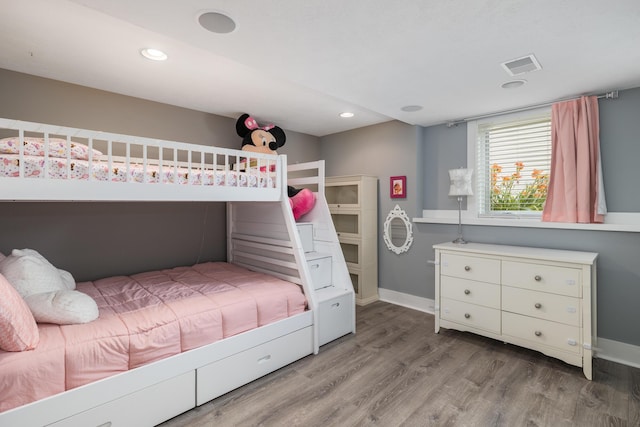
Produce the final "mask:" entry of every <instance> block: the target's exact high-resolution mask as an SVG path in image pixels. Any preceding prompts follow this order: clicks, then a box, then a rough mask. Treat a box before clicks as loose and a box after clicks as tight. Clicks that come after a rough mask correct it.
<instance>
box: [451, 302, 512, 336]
mask: <svg viewBox="0 0 640 427" xmlns="http://www.w3.org/2000/svg"><path fill="white" fill-rule="evenodd" d="M440 317H441V318H443V319H445V320H449V321H451V322H456V323H460V324H463V325H468V326H472V327H474V328H478V329H483V330H485V331H489V332H493V333H495V334H499V333H500V310H496V309H493V308H488V307H483V306H480V305H475V304H469V303H466V302H462V301H456V300H453V299H448V298H442V299H441V304H440Z"/></svg>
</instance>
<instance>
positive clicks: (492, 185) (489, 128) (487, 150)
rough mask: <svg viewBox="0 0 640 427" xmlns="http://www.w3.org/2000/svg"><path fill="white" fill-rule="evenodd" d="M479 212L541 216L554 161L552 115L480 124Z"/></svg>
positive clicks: (486, 214)
mask: <svg viewBox="0 0 640 427" xmlns="http://www.w3.org/2000/svg"><path fill="white" fill-rule="evenodd" d="M477 149H478V153H477V159H478V164H477V171H478V174H477V183H478V188H477V190H478V205H479V215H481V216H496V215H505V214H514V213H517V214H518V215H536V216H539V215H540V212H541V211H542V207H543V205H544V201H545V200H546V196H547V185H548V182H549V172H550V164H551V116H550V114H549V113H545V114H543V115H540V114H539V113H538V114H537V116H536V117H531V118H530V119H527V120H519V121H512V122H502V123H484V124H480V125H479V127H478V144H477Z"/></svg>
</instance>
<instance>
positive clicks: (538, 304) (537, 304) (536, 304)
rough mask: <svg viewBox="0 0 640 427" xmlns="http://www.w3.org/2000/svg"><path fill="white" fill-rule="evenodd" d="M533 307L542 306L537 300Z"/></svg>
mask: <svg viewBox="0 0 640 427" xmlns="http://www.w3.org/2000/svg"><path fill="white" fill-rule="evenodd" d="M534 307H535V308H540V307H542V304H540V303H539V302H537V303H535V305H534Z"/></svg>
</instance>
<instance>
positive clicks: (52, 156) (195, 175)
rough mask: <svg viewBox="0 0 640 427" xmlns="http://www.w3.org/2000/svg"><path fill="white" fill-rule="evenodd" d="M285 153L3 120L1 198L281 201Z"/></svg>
mask: <svg viewBox="0 0 640 427" xmlns="http://www.w3.org/2000/svg"><path fill="white" fill-rule="evenodd" d="M286 167H287V162H286V156H284V155H270V154H261V153H254V152H248V151H242V150H234V149H228V148H219V147H211V146H207V145H199V144H187V143H181V142H174V141H165V140H159V139H152V138H144V137H135V136H129V135H120V134H115V133H108V132H101V131H93V130H86V129H75V128H71V127H64V126H55V125H47V124H41V123H33V122H26V121H20V120H13V119H3V118H0V201H277V200H281V199H282V198H283V197H285V196H286V193H285V192H284V191H283V190H284V189H286Z"/></svg>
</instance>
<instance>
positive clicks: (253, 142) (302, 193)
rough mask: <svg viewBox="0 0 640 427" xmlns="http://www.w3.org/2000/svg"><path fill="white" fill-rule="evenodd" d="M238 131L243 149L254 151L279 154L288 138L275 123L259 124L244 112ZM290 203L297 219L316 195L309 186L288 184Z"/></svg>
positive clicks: (306, 210) (307, 208)
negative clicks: (279, 149) (298, 186)
mask: <svg viewBox="0 0 640 427" xmlns="http://www.w3.org/2000/svg"><path fill="white" fill-rule="evenodd" d="M236 133H237V134H238V136H240V138H242V150H243V151H251V152H254V153H265V154H278V153H277V152H276V149H278V148H280V147H282V146H283V145H284V143H285V142H286V140H287V137H286V135H285V134H284V131H283V130H282V129H281V128H280V127H278V126H274V125H266V126H262V127H261V126H259V125H258V122H257V121H256V120H255V119H254V118H253V117H251V116H250V115H249V114H246V113H245V114H243V115H241V116H240V117H238V120H237V121H236ZM287 195H288V196H289V204H290V205H291V210H292V211H293V217H294V218H295V220H296V221H297V220H298V219H300V218H301V217H302V216H303V215H304V214H306V213H308V212H309V211H310V210H311V209H313V206H314V205H315V203H316V196H315V194H313V191H311V190H309V189H308V188H294V187H292V186H287Z"/></svg>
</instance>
